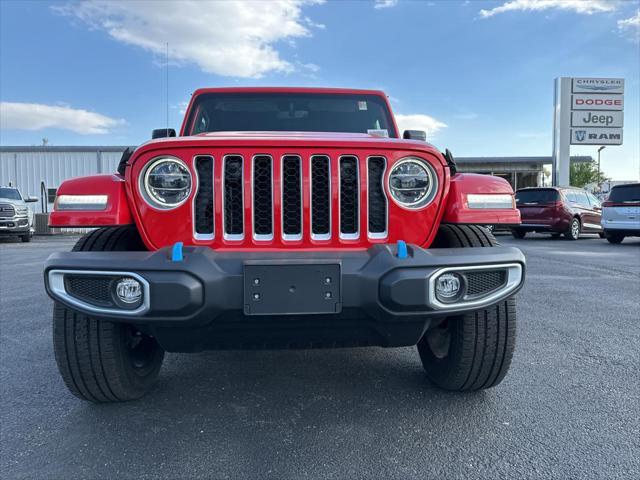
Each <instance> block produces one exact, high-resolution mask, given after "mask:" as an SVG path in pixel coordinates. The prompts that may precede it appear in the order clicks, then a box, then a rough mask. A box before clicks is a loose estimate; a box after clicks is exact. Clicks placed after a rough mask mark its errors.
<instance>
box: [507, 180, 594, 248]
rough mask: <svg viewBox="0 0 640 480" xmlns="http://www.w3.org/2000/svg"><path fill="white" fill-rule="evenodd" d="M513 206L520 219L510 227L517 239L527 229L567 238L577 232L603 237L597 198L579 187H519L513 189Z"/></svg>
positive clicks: (577, 236) (577, 235) (572, 238)
mask: <svg viewBox="0 0 640 480" xmlns="http://www.w3.org/2000/svg"><path fill="white" fill-rule="evenodd" d="M516 206H517V208H518V210H520V217H521V220H522V223H521V224H520V225H519V226H518V227H513V228H512V229H511V232H512V233H513V236H514V237H516V238H524V236H525V235H526V234H527V232H538V233H551V236H553V237H559V236H560V235H564V238H566V239H567V240H577V239H578V238H579V237H580V233H598V234H599V235H600V236H601V237H603V236H604V233H603V230H602V226H601V225H600V218H601V216H602V206H601V205H600V201H599V200H598V199H597V198H596V197H594V196H593V195H591V194H590V193H589V192H586V191H585V190H582V189H580V188H574V187H545V188H522V189H520V190H518V191H516Z"/></svg>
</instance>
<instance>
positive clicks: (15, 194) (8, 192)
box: [0, 188, 22, 200]
mask: <svg viewBox="0 0 640 480" xmlns="http://www.w3.org/2000/svg"><path fill="white" fill-rule="evenodd" d="M0 198H6V199H9V200H22V197H21V196H20V192H19V191H18V190H16V189H15V188H0Z"/></svg>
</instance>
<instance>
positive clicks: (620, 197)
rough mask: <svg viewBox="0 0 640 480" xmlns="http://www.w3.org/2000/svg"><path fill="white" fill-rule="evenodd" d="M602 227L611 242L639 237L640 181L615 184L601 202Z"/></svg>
mask: <svg viewBox="0 0 640 480" xmlns="http://www.w3.org/2000/svg"><path fill="white" fill-rule="evenodd" d="M602 228H603V229H604V235H605V237H606V238H607V240H609V242H611V243H620V242H622V240H624V237H640V183H628V184H626V185H616V186H615V187H613V188H612V189H611V192H609V197H608V198H607V200H606V201H605V202H604V203H603V204H602Z"/></svg>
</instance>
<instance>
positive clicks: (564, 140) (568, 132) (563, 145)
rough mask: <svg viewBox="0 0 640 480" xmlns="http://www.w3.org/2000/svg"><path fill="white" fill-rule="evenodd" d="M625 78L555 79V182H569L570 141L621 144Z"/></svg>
mask: <svg viewBox="0 0 640 480" xmlns="http://www.w3.org/2000/svg"><path fill="white" fill-rule="evenodd" d="M623 125H624V79H622V78H581V77H580V78H578V77H576V78H570V77H559V78H556V79H555V88H554V114H553V185H569V168H570V165H569V154H570V146H571V145H622V128H623Z"/></svg>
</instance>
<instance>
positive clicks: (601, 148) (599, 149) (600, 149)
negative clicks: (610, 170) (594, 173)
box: [598, 145, 607, 192]
mask: <svg viewBox="0 0 640 480" xmlns="http://www.w3.org/2000/svg"><path fill="white" fill-rule="evenodd" d="M605 148H607V147H605V146H604V145H603V146H601V147H600V148H598V192H600V190H602V188H600V152H601V151H602V150H604V149H605Z"/></svg>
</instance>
